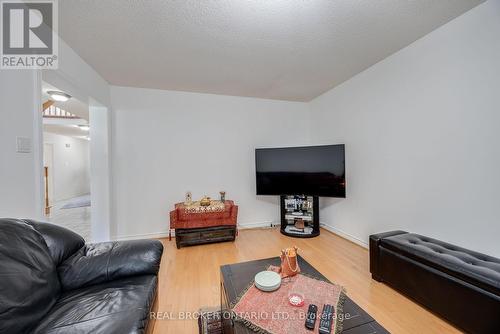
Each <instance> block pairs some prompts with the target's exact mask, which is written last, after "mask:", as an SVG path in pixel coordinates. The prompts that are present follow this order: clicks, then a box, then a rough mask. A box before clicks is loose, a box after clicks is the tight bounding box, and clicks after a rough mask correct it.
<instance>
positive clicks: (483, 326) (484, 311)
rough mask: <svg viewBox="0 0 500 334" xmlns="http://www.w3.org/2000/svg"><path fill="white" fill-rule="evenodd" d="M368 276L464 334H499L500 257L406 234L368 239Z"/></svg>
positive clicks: (394, 233)
mask: <svg viewBox="0 0 500 334" xmlns="http://www.w3.org/2000/svg"><path fill="white" fill-rule="evenodd" d="M370 271H371V273H372V278H373V279H375V280H377V281H379V282H384V283H386V284H388V285H390V286H391V287H393V288H395V289H396V290H398V291H400V292H402V293H403V294H405V295H406V296H408V297H410V298H412V299H414V300H415V301H417V302H418V303H420V304H422V305H423V306H425V307H426V308H428V309H429V310H431V311H432V312H435V313H436V314H438V315H440V316H442V317H443V318H445V319H446V320H448V321H449V322H451V323H453V324H454V325H456V326H457V327H459V328H461V329H462V330H464V331H465V332H468V333H500V259H497V258H494V257H491V256H488V255H484V254H480V253H477V252H474V251H470V250H467V249H464V248H461V247H457V246H455V245H451V244H448V243H446V242H442V241H439V240H435V239H432V238H428V237H424V236H421V235H418V234H413V233H407V232H405V231H391V232H386V233H380V234H375V235H371V236H370Z"/></svg>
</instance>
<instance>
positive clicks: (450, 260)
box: [380, 233, 500, 295]
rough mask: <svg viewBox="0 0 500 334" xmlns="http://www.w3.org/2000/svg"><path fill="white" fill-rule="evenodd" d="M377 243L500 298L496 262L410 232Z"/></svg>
mask: <svg viewBox="0 0 500 334" xmlns="http://www.w3.org/2000/svg"><path fill="white" fill-rule="evenodd" d="M380 243H381V245H382V246H383V247H385V248H388V249H391V250H393V251H395V252H397V253H399V254H403V255H405V256H408V257H409V258H412V259H415V260H417V261H419V262H423V263H425V264H427V265H429V266H431V267H433V268H436V269H438V270H441V271H444V272H446V273H448V274H449V275H451V276H454V277H457V278H460V279H461V280H463V281H466V282H468V283H470V284H473V285H476V286H479V287H481V288H482V289H484V290H486V291H490V292H492V293H494V294H496V295H500V259H497V258H494V257H491V256H488V255H484V254H481V253H478V252H474V251H470V250H468V249H465V248H461V247H458V246H454V245H452V244H449V243H446V242H443V241H439V240H436V239H432V238H429V237H425V236H422V235H419V234H414V233H406V234H399V235H395V236H391V237H387V238H383V239H382V240H381V241H380Z"/></svg>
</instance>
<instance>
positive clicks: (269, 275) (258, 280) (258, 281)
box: [255, 270, 281, 292]
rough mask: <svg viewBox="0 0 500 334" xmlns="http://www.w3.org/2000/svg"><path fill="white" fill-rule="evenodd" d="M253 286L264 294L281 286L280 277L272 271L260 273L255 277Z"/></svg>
mask: <svg viewBox="0 0 500 334" xmlns="http://www.w3.org/2000/svg"><path fill="white" fill-rule="evenodd" d="M255 286H256V287H257V289H259V290H262V291H266V292H271V291H274V290H277V289H279V287H280V286H281V276H280V275H279V274H278V273H275V272H274V271H267V270H266V271H261V272H260V273H258V274H257V275H255Z"/></svg>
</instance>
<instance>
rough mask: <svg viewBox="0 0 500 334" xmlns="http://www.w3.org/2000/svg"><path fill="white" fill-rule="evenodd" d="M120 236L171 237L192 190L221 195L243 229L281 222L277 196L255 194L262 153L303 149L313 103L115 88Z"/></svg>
mask: <svg viewBox="0 0 500 334" xmlns="http://www.w3.org/2000/svg"><path fill="white" fill-rule="evenodd" d="M111 101H112V106H113V131H112V133H113V139H112V147H113V159H112V164H113V183H114V190H113V194H114V196H113V199H114V207H115V209H116V212H115V215H116V223H117V226H116V231H115V235H113V236H112V237H114V238H123V237H127V236H137V235H148V234H158V233H165V232H166V231H168V226H169V216H168V213H169V211H170V210H171V209H172V208H173V206H174V203H176V202H181V201H183V200H184V195H185V193H186V191H188V190H189V191H191V192H192V193H193V197H194V198H196V199H198V198H200V197H201V196H203V195H205V194H207V195H209V196H212V197H214V198H216V197H217V196H218V192H219V191H220V190H225V191H226V192H227V198H228V199H233V200H235V201H236V203H237V204H239V205H240V211H239V217H238V222H239V224H242V225H245V224H255V223H264V222H268V223H270V222H272V221H274V220H275V219H277V218H278V217H279V209H278V208H279V207H278V199H277V198H276V197H275V196H270V197H257V196H256V195H255V166H254V149H255V148H256V147H263V146H285V145H303V144H306V141H307V138H308V133H307V132H308V128H309V126H308V120H309V117H308V114H307V105H306V104H304V103H298V102H283V101H273V100H264V99H254V98H243V97H231V96H220V95H210V94H196V93H183V92H173V91H160V90H151V89H139V88H123V87H112V89H111Z"/></svg>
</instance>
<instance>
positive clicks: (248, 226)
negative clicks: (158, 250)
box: [111, 222, 277, 241]
mask: <svg viewBox="0 0 500 334" xmlns="http://www.w3.org/2000/svg"><path fill="white" fill-rule="evenodd" d="M271 225H272V226H271ZM276 226H277V225H276V223H274V222H262V223H245V224H238V229H239V230H249V229H254V228H274V227H276ZM172 237H175V230H172ZM159 238H168V230H167V231H162V232H152V233H141V234H130V235H115V236H112V237H111V240H113V241H123V240H137V239H159Z"/></svg>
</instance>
